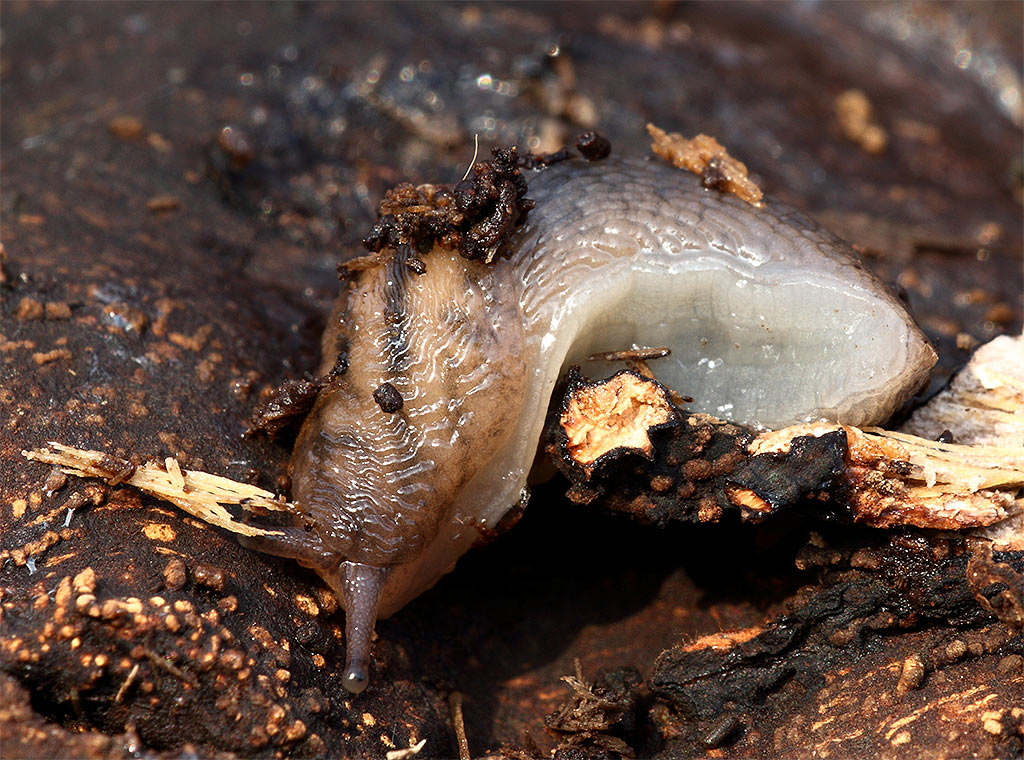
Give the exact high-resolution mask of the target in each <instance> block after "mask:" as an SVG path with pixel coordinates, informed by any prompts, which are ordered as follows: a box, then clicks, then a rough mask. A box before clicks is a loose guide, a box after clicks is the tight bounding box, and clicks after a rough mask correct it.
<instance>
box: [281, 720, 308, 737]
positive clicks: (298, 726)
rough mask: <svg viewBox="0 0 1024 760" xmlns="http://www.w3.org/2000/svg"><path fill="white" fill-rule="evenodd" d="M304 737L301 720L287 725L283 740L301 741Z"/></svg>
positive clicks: (304, 729)
mask: <svg viewBox="0 0 1024 760" xmlns="http://www.w3.org/2000/svg"><path fill="white" fill-rule="evenodd" d="M305 735H306V724H305V723H303V722H302V721H301V720H296V721H295V722H294V723H292V724H291V725H289V726H288V727H287V728H285V730H284V738H285V740H287V741H290V742H293V741H297V740H299V739H301V738H302V737H303V736H305Z"/></svg>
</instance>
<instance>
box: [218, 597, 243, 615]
mask: <svg viewBox="0 0 1024 760" xmlns="http://www.w3.org/2000/svg"><path fill="white" fill-rule="evenodd" d="M217 607H219V608H220V611H221V612H224V613H229V612H235V611H236V610H238V597H237V596H235V595H233V594H232V595H231V596H225V597H223V598H221V599H218V600H217Z"/></svg>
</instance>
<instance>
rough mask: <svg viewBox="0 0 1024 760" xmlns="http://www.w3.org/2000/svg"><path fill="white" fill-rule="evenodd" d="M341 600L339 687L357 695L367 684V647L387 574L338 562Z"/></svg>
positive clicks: (382, 571)
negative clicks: (342, 656)
mask: <svg viewBox="0 0 1024 760" xmlns="http://www.w3.org/2000/svg"><path fill="white" fill-rule="evenodd" d="M339 572H340V574H341V577H342V578H343V579H344V580H343V589H344V597H345V675H344V676H343V677H342V685H343V686H344V687H345V689H346V690H347V691H350V692H352V693H353V694H359V693H360V692H361V691H362V690H363V689H365V688H366V684H367V683H368V682H369V680H370V645H371V643H372V642H371V640H372V638H373V626H374V623H376V621H377V603H378V602H379V600H380V592H381V588H382V587H383V586H384V579H385V578H386V577H387V574H388V571H387V569H385V568H382V567H373V566H371V565H364V564H361V563H359V562H342V563H341V568H340V571H339Z"/></svg>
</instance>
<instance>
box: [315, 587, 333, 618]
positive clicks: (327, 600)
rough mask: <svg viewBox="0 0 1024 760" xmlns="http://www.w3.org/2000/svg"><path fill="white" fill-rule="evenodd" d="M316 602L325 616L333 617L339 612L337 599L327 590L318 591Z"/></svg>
mask: <svg viewBox="0 0 1024 760" xmlns="http://www.w3.org/2000/svg"><path fill="white" fill-rule="evenodd" d="M316 601H317V604H319V605H320V609H321V610H322V611H323V613H324V614H325V615H333V614H334V613H335V612H337V611H338V599H337V597H335V596H334V594H333V593H332V592H331V591H330V590H328V589H326V588H320V589H317V590H316Z"/></svg>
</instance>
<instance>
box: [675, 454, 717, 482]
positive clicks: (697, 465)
mask: <svg viewBox="0 0 1024 760" xmlns="http://www.w3.org/2000/svg"><path fill="white" fill-rule="evenodd" d="M682 473H683V477H684V478H686V479H687V480H706V479H707V478H709V477H711V463H710V462H707V461H705V460H703V459H691V460H690V461H688V462H684V463H683V467H682Z"/></svg>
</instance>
